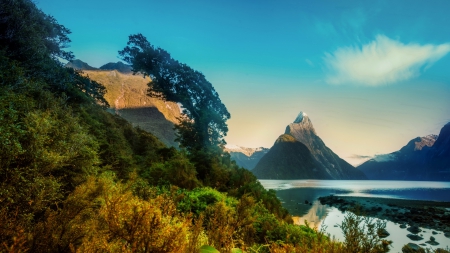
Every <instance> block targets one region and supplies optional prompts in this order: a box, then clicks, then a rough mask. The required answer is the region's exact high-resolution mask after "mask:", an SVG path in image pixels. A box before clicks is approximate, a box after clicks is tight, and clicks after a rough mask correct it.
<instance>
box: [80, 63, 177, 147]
mask: <svg viewBox="0 0 450 253" xmlns="http://www.w3.org/2000/svg"><path fill="white" fill-rule="evenodd" d="M104 66H105V65H104ZM83 72H84V74H85V75H88V76H89V78H90V79H92V80H94V81H97V82H99V83H101V84H103V85H104V86H105V88H106V90H107V92H106V94H105V96H104V97H105V99H106V101H108V103H109V105H110V108H109V109H108V111H109V112H111V113H113V114H116V115H119V116H121V117H122V118H124V119H126V120H127V121H129V122H130V123H132V124H133V126H139V127H140V128H142V129H143V130H146V131H148V132H150V133H152V134H153V135H155V136H156V137H158V139H160V140H161V141H162V142H163V143H164V144H166V145H167V146H174V147H178V143H177V142H176V141H175V138H176V136H175V131H174V130H173V127H174V124H177V122H178V120H177V118H178V117H180V116H181V112H180V107H179V106H178V104H176V103H173V102H167V101H163V100H160V99H158V98H151V97H149V96H147V89H148V85H147V84H148V83H149V82H150V81H151V80H150V78H148V77H147V78H143V77H142V76H139V75H129V74H123V73H121V72H119V71H118V70H112V71H110V70H93V71H91V70H84V71H83Z"/></svg>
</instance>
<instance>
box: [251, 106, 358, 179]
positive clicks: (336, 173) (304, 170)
mask: <svg viewBox="0 0 450 253" xmlns="http://www.w3.org/2000/svg"><path fill="white" fill-rule="evenodd" d="M291 137H292V138H291ZM280 138H281V139H280ZM280 138H278V140H277V141H276V142H275V144H274V146H273V147H272V148H271V150H270V151H269V153H267V155H266V156H264V157H263V158H262V159H261V160H260V162H259V163H258V164H257V165H256V167H255V169H254V170H253V173H254V174H255V175H256V176H257V177H259V178H279V179H281V178H283V179H306V178H311V179H366V176H365V175H364V174H363V173H362V172H361V171H360V170H358V169H356V168H355V167H353V166H352V165H350V164H349V163H347V162H346V161H344V160H342V159H341V158H340V157H339V156H338V155H336V154H335V153H334V152H333V151H332V150H331V149H329V148H328V147H327V146H326V145H325V143H324V142H323V141H322V139H320V137H319V136H317V134H316V131H315V129H314V127H313V125H312V122H311V120H310V119H309V117H308V116H307V115H306V113H303V112H300V114H299V115H298V116H297V118H296V119H295V121H294V122H293V123H291V124H289V125H288V126H287V127H286V130H285V134H284V135H282V136H280ZM285 142H288V143H290V144H283V143H285ZM297 142H298V143H300V144H302V145H303V146H305V147H306V149H305V148H300V146H301V145H300V144H298V143H297ZM280 144H282V145H280ZM281 146H283V147H282V148H281ZM285 146H291V148H290V149H289V148H286V147H285ZM272 149H274V150H275V151H274V152H271V151H272ZM266 157H267V158H266ZM311 159H312V160H311ZM283 173H286V174H283Z"/></svg>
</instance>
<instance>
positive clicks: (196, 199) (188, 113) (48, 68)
mask: <svg viewBox="0 0 450 253" xmlns="http://www.w3.org/2000/svg"><path fill="white" fill-rule="evenodd" d="M69 34H70V30H69V29H67V28H66V27H64V26H63V25H61V24H59V23H58V22H57V21H56V20H55V19H54V18H53V17H51V16H49V15H46V14H45V13H43V12H42V11H41V10H39V9H38V8H37V7H36V6H35V4H34V3H33V2H32V1H30V0H0V85H1V89H0V252H199V251H200V252H217V250H219V251H220V252H385V251H386V250H387V247H388V242H386V241H383V240H381V239H379V238H378V237H373V238H372V237H370V238H369V237H367V238H366V236H371V235H370V234H369V235H366V234H365V233H360V234H358V235H351V234H350V232H348V239H347V241H346V242H344V243H340V242H336V241H334V240H331V239H330V238H329V237H327V236H325V235H324V233H322V232H320V231H316V230H314V229H312V228H310V227H308V226H297V225H293V224H292V219H291V217H290V215H289V214H288V212H287V211H286V210H285V209H284V208H283V207H282V206H281V203H280V201H279V200H278V199H277V197H276V195H275V191H273V190H269V191H267V190H265V189H264V188H263V187H262V186H261V184H260V183H259V182H258V181H257V179H256V177H255V176H254V175H253V174H252V173H251V172H249V171H248V170H245V169H243V168H239V167H238V166H237V165H236V164H235V162H234V161H232V160H231V159H230V156H229V154H228V153H224V152H223V151H222V148H221V147H222V146H223V144H224V141H223V137H224V136H225V135H226V132H227V126H226V120H227V119H229V118H230V115H229V113H228V111H227V110H226V107H225V105H223V104H222V103H221V102H220V99H219V96H218V94H217V92H215V91H214V88H213V86H212V85H211V84H210V83H209V82H208V81H207V80H206V78H205V77H204V76H203V75H202V74H201V73H200V72H198V71H195V70H193V69H191V68H190V67H189V66H187V65H185V64H182V63H179V62H178V61H176V60H174V59H172V58H171V56H170V54H169V53H168V52H166V51H164V50H162V49H160V48H156V47H154V46H152V45H151V44H150V43H149V42H148V41H147V39H146V38H145V37H144V36H142V35H140V34H137V35H131V36H130V41H129V43H128V45H126V46H125V45H124V46H125V48H124V49H123V50H122V51H120V53H119V54H120V55H121V57H122V59H123V60H124V61H126V62H129V63H130V64H132V66H133V69H134V71H135V72H140V73H143V74H144V75H148V76H150V77H151V78H152V80H153V81H152V82H151V83H150V84H149V95H151V96H158V97H160V98H161V99H165V100H168V101H174V102H178V103H181V104H182V105H183V108H184V109H185V110H184V112H183V115H184V116H183V118H182V119H181V123H180V124H179V125H178V126H177V127H176V129H177V130H178V135H179V136H178V140H179V142H180V147H181V148H180V149H175V148H168V147H166V146H165V145H164V144H162V143H161V142H160V141H159V140H158V139H157V138H156V137H154V136H153V135H151V134H150V133H147V132H145V131H143V130H141V129H139V128H134V127H132V126H131V124H129V123H128V122H126V121H125V120H123V119H122V118H120V117H118V116H115V115H113V114H110V113H108V112H106V110H105V109H106V108H107V107H108V104H107V102H106V100H105V99H104V98H103V95H104V94H105V88H104V87H103V86H102V85H101V84H100V83H97V82H95V81H93V80H90V79H89V77H87V76H84V75H83V74H82V73H81V72H79V71H75V70H73V69H71V68H65V67H63V64H62V63H61V62H62V61H63V60H66V61H70V60H72V59H73V58H74V55H73V54H72V53H71V52H70V51H68V50H67V48H68V46H69V43H70V39H69V37H68V35H69ZM350 218H352V219H350V221H353V222H361V220H358V218H357V217H350ZM355 224H356V227H355ZM352 226H353V227H352ZM358 226H359V223H352V222H347V227H346V228H347V230H348V231H357V230H358ZM343 228H345V226H344V227H343ZM360 232H361V231H360ZM375 235H376V232H374V233H373V234H372V236H375ZM369 239H370V241H369Z"/></svg>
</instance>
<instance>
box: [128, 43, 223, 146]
mask: <svg viewBox="0 0 450 253" xmlns="http://www.w3.org/2000/svg"><path fill="white" fill-rule="evenodd" d="M119 54H120V56H121V57H122V59H123V60H124V61H126V62H128V63H129V64H131V65H132V66H133V72H134V73H138V72H139V73H142V74H144V75H145V76H150V77H151V79H152V81H151V82H150V83H149V89H148V95H149V96H151V97H158V98H161V99H164V100H167V101H172V102H176V103H180V104H181V105H182V106H183V116H182V117H181V118H180V124H178V125H177V126H176V129H177V130H178V136H179V138H178V139H179V141H180V144H181V146H182V147H184V148H186V149H187V150H188V151H189V152H191V154H193V153H198V152H200V151H202V150H203V151H205V150H210V149H213V148H214V147H217V146H220V145H224V144H225V141H224V140H223V137H225V136H226V133H227V131H228V127H227V125H226V121H227V120H228V119H229V118H230V113H229V112H228V111H227V109H226V107H225V105H224V104H222V102H221V101H220V98H219V94H218V93H217V92H216V91H215V90H214V87H213V86H212V84H211V83H210V82H208V80H206V78H205V76H204V75H203V74H202V73H200V72H198V71H196V70H193V69H192V68H190V67H189V66H187V65H186V64H183V63H180V62H178V61H177V60H175V59H173V58H172V57H171V56H170V54H169V53H168V52H167V51H165V50H164V49H161V48H157V47H155V46H153V45H151V44H150V43H149V42H148V41H147V39H146V38H145V37H144V36H143V35H142V34H135V35H130V36H129V41H128V43H127V46H126V47H125V48H124V49H123V50H122V51H119Z"/></svg>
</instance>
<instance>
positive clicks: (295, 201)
mask: <svg viewBox="0 0 450 253" xmlns="http://www.w3.org/2000/svg"><path fill="white" fill-rule="evenodd" d="M260 182H261V184H262V185H263V186H264V187H265V188H266V189H275V190H277V196H278V198H279V199H280V200H281V201H282V203H283V206H284V207H285V208H286V209H287V210H288V211H289V212H290V213H291V214H292V215H293V216H295V219H294V222H295V223H296V224H300V225H303V224H304V222H305V220H306V221H308V223H309V224H310V225H311V226H312V227H317V228H319V229H320V227H321V226H322V225H323V226H325V227H326V232H327V233H329V234H330V235H331V236H334V237H335V238H336V239H338V240H340V241H343V240H344V238H343V235H342V231H341V229H340V227H338V226H337V225H340V224H341V223H342V220H343V219H344V216H345V214H344V213H342V212H341V211H339V210H338V209H337V208H334V207H328V206H324V205H321V204H320V202H319V201H318V200H317V198H319V197H321V196H328V195H331V194H334V195H346V196H364V197H376V198H398V199H417V200H434V201H450V182H423V181H415V182H414V181H359V180H348V181H347V180H260ZM386 230H387V231H388V232H389V233H390V234H391V235H390V236H389V237H387V238H386V239H387V240H392V241H394V243H393V245H392V246H393V248H392V250H391V251H390V252H401V248H402V247H403V245H405V244H407V243H409V242H413V241H411V240H410V239H409V238H408V237H406V235H407V234H409V232H408V231H407V230H406V229H401V228H400V227H399V224H396V223H393V222H390V221H387V223H386ZM422 230H424V231H423V232H421V233H420V234H421V236H422V237H423V238H424V239H423V240H420V241H415V242H413V243H416V244H422V243H425V242H426V241H428V240H429V239H430V236H433V237H435V238H436V241H437V242H439V243H440V245H438V246H431V245H427V246H422V247H427V248H433V249H436V248H445V247H450V238H446V237H445V236H444V234H443V233H442V232H441V231H438V232H439V233H438V234H432V231H431V230H429V229H422Z"/></svg>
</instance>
